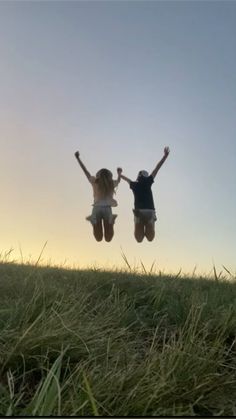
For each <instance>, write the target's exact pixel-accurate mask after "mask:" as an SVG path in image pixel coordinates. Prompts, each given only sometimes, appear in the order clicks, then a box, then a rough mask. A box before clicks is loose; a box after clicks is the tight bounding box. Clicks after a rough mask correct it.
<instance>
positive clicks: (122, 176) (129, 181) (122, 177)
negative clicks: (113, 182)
mask: <svg viewBox="0 0 236 419" xmlns="http://www.w3.org/2000/svg"><path fill="white" fill-rule="evenodd" d="M120 177H121V179H123V180H126V182H128V184H129V185H130V183H131V182H132V180H131V179H129V178H128V177H126V176H124V175H120Z"/></svg>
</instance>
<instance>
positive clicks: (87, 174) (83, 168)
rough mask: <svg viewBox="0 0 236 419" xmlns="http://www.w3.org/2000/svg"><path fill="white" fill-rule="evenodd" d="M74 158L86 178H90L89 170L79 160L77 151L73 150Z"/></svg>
mask: <svg viewBox="0 0 236 419" xmlns="http://www.w3.org/2000/svg"><path fill="white" fill-rule="evenodd" d="M75 158H76V160H77V161H78V163H79V165H80V167H81V169H82V170H83V172H84V174H85V176H86V177H87V178H88V180H90V178H91V175H90V173H89V171H88V170H87V169H86V167H85V165H84V163H83V162H82V161H81V160H80V156H79V151H76V152H75Z"/></svg>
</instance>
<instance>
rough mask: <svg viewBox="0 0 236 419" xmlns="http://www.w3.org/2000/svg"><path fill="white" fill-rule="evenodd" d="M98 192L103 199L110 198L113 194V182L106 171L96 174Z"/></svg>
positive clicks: (101, 170) (108, 171) (110, 175)
mask: <svg viewBox="0 0 236 419" xmlns="http://www.w3.org/2000/svg"><path fill="white" fill-rule="evenodd" d="M95 182H96V183H97V185H98V187H99V190H100V191H101V193H102V195H103V197H104V198H105V197H106V196H110V195H112V194H113V193H114V192H115V188H114V182H113V179H112V173H111V172H110V170H108V169H100V170H99V171H98V172H97V173H96V180H95Z"/></svg>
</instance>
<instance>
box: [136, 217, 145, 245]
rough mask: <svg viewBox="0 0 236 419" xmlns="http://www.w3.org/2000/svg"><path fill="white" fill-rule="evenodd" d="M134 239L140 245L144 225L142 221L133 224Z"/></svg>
mask: <svg viewBox="0 0 236 419" xmlns="http://www.w3.org/2000/svg"><path fill="white" fill-rule="evenodd" d="M134 237H135V238H136V240H137V242H138V243H141V242H142V241H143V238H144V224H143V222H142V221H140V222H139V223H135V224H134Z"/></svg>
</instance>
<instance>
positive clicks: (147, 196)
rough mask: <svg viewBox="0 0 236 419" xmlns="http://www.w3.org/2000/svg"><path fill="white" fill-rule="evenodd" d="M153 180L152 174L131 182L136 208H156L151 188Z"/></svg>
mask: <svg viewBox="0 0 236 419" xmlns="http://www.w3.org/2000/svg"><path fill="white" fill-rule="evenodd" d="M153 182H154V180H153V177H152V176H151V175H150V176H148V177H144V176H142V177H141V178H140V179H139V180H138V181H136V182H130V189H132V191H133V193H134V208H135V209H152V210H154V209H155V207H154V201H153V196H152V190H151V186H152V184H153Z"/></svg>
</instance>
